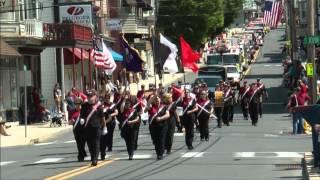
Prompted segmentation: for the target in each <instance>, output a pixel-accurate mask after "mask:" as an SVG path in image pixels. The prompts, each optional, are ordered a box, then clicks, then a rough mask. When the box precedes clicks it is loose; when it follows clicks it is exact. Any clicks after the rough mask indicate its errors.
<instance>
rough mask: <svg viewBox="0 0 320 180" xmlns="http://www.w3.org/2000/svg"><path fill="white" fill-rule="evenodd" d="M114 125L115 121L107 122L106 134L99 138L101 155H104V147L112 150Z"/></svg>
mask: <svg viewBox="0 0 320 180" xmlns="http://www.w3.org/2000/svg"><path fill="white" fill-rule="evenodd" d="M115 127H116V122H115V121H112V122H110V123H108V124H107V129H108V133H107V134H106V135H101V138H100V153H101V157H104V156H105V155H106V148H107V147H108V150H112V145H113V133H114V129H115Z"/></svg>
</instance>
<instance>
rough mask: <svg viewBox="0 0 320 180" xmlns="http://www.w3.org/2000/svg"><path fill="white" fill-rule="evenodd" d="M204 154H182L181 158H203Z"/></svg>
mask: <svg viewBox="0 0 320 180" xmlns="http://www.w3.org/2000/svg"><path fill="white" fill-rule="evenodd" d="M203 155H204V152H187V153H184V154H183V155H182V156H181V157H183V158H194V157H203Z"/></svg>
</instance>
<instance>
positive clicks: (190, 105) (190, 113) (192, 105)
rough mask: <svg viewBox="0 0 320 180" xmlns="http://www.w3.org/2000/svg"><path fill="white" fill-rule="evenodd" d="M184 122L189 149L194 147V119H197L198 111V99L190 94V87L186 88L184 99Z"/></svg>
mask: <svg viewBox="0 0 320 180" xmlns="http://www.w3.org/2000/svg"><path fill="white" fill-rule="evenodd" d="M182 107H183V112H182V118H181V120H182V124H183V126H184V127H185V141H186V145H187V146H188V149H189V150H192V149H193V146H192V142H193V137H194V121H195V119H196V117H195V112H196V111H198V107H197V106H196V101H195V99H194V98H192V97H191V96H190V89H186V90H185V94H184V97H183V100H182Z"/></svg>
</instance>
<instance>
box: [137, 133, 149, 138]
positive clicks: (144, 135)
mask: <svg viewBox="0 0 320 180" xmlns="http://www.w3.org/2000/svg"><path fill="white" fill-rule="evenodd" d="M139 137H141V138H142V137H150V135H146V134H140V135H139Z"/></svg>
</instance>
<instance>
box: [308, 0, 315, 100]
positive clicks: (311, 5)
mask: <svg viewBox="0 0 320 180" xmlns="http://www.w3.org/2000/svg"><path fill="white" fill-rule="evenodd" d="M307 3H308V6H307V9H308V16H307V18H308V20H307V23H308V31H307V32H308V36H314V35H315V33H314V28H315V27H314V24H315V7H316V6H315V0H308V1H307ZM307 51H308V59H307V62H308V63H311V64H312V67H313V69H314V70H313V76H312V77H309V78H308V82H309V90H310V97H311V99H312V104H315V103H316V101H317V73H316V71H315V67H316V64H315V45H314V44H310V45H308V49H307Z"/></svg>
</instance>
